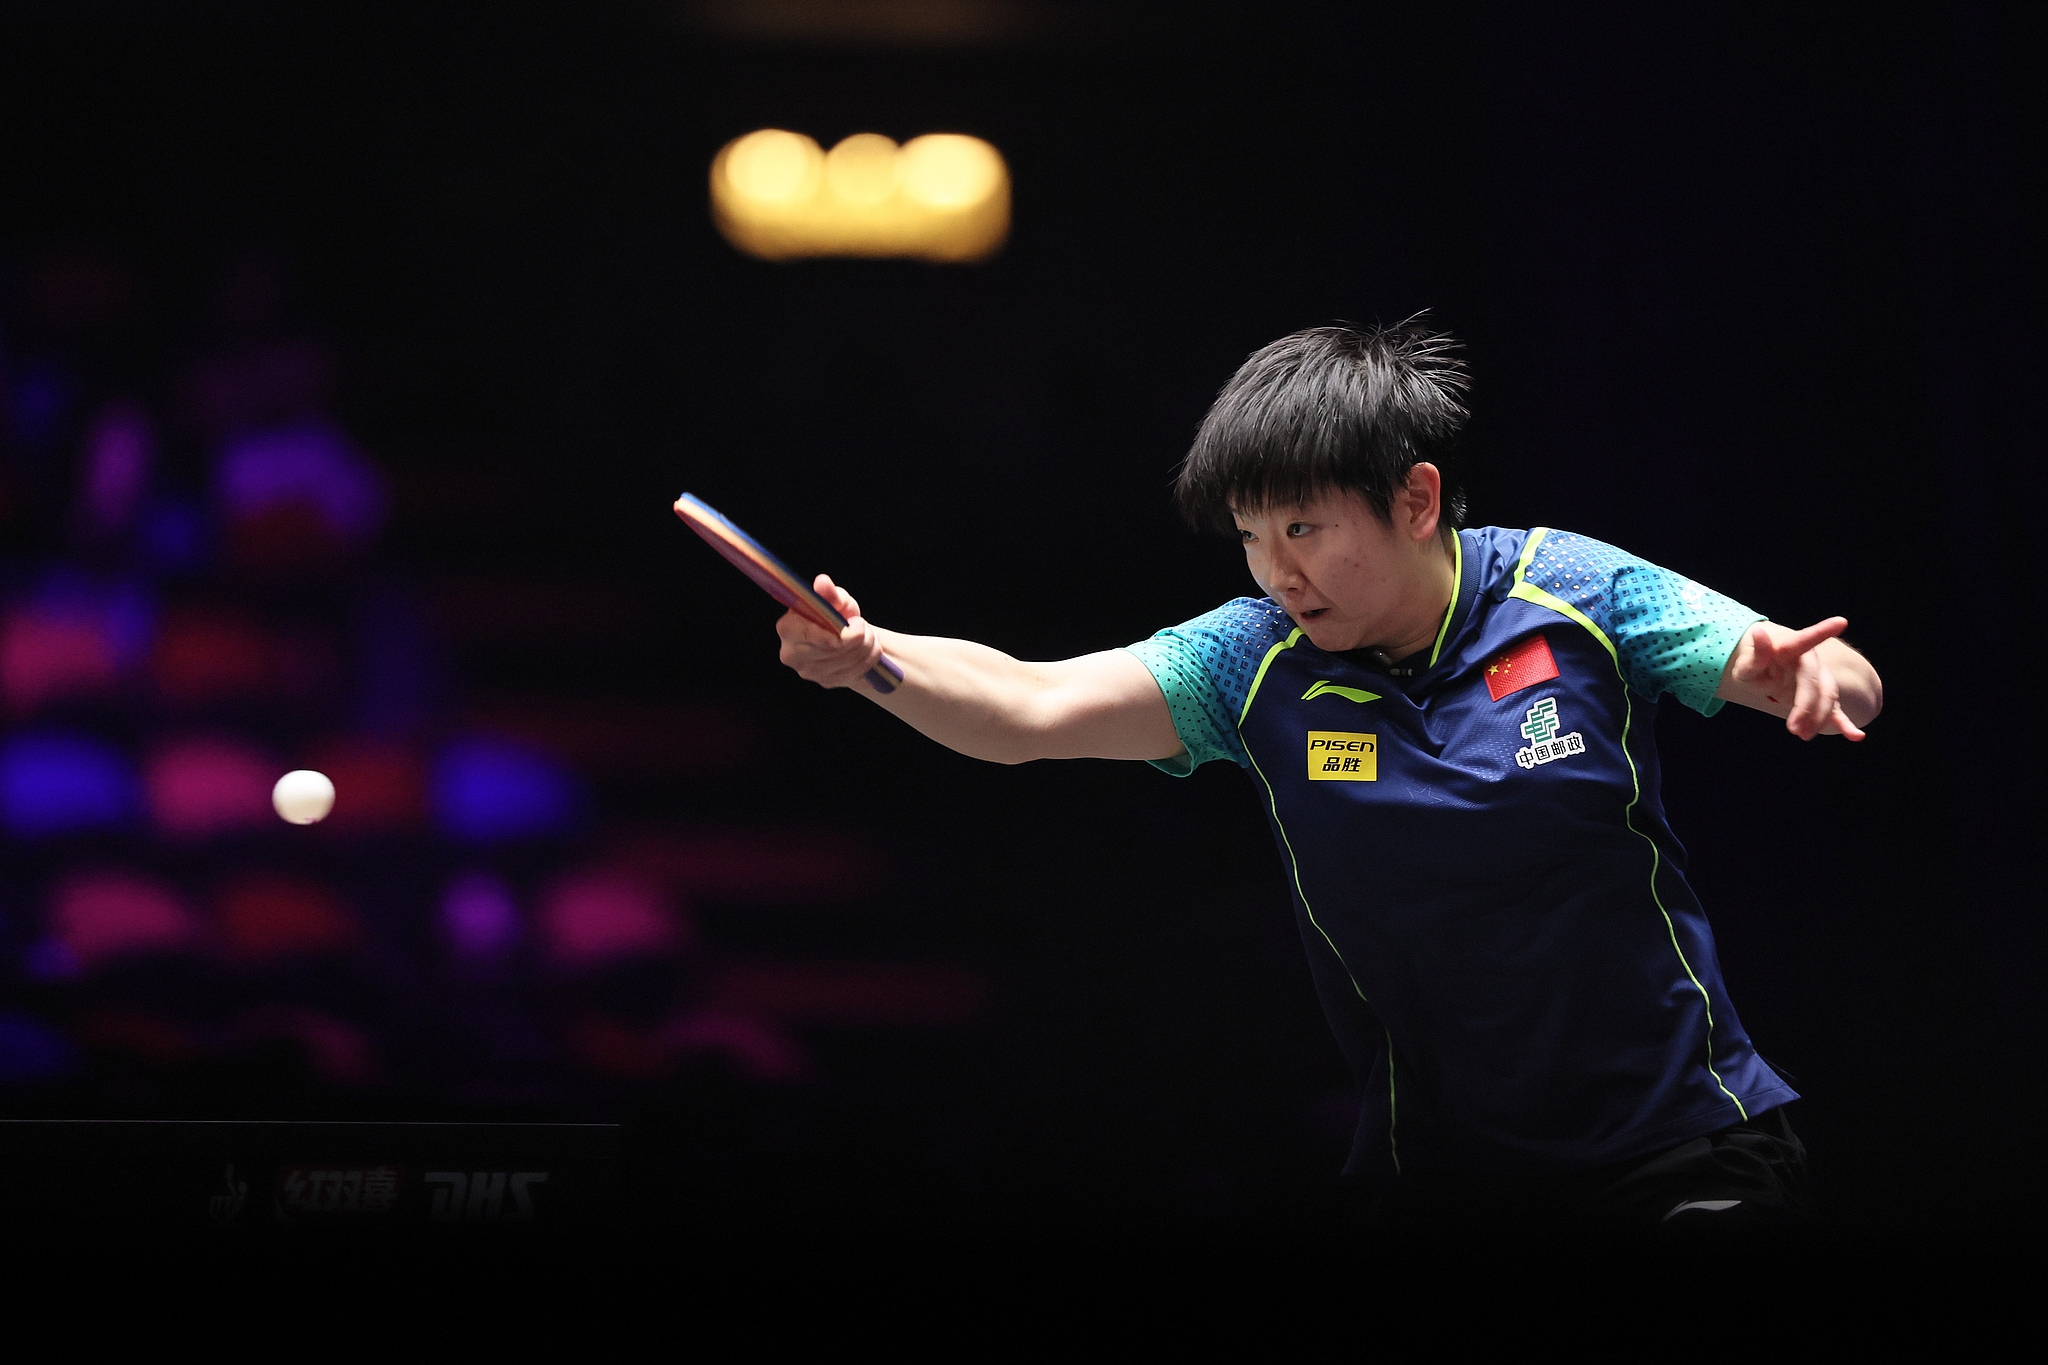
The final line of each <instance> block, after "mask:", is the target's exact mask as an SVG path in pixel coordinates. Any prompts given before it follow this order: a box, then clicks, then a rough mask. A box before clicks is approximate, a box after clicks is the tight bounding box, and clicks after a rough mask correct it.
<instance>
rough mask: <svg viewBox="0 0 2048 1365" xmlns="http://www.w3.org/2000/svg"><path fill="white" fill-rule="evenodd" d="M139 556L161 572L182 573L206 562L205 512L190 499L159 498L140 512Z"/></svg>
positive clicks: (207, 546) (207, 549)
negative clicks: (140, 547)
mask: <svg viewBox="0 0 2048 1365" xmlns="http://www.w3.org/2000/svg"><path fill="white" fill-rule="evenodd" d="M140 539H141V542H142V557H143V559H144V561H145V562H147V563H148V565H149V566H150V567H151V568H153V569H156V570H157V571H159V572H161V573H182V572H185V571H187V570H191V569H196V568H198V567H200V565H202V564H204V563H205V562H206V557H207V553H208V551H209V549H210V548H211V547H210V546H209V545H208V536H207V525H206V514H205V513H204V512H203V511H201V510H200V507H199V503H198V502H197V501H196V500H195V499H192V498H184V497H162V498H158V499H157V500H156V501H155V502H153V503H151V504H150V505H149V507H148V509H147V510H146V511H144V512H143V514H142V525H141V531H140Z"/></svg>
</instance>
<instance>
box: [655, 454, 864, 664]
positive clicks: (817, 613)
mask: <svg viewBox="0 0 2048 1365" xmlns="http://www.w3.org/2000/svg"><path fill="white" fill-rule="evenodd" d="M675 507H676V515H677V516H679V517H681V518H682V519H683V523H684V525H686V526H688V527H689V528H690V529H691V530H692V531H695V532H696V533H697V534H698V535H700V536H702V537H703V538H704V543H705V544H707V545H709V546H710V547H711V548H712V549H714V550H716V551H718V553H720V554H722V555H724V556H725V558H726V560H727V561H728V562H729V563H730V564H731V565H732V566H733V567H734V568H735V569H738V570H739V571H740V572H741V573H743V574H745V575H746V576H747V577H749V578H751V579H753V580H754V582H756V583H758V584H760V586H761V587H762V589H763V590H765V591H766V592H767V594H768V595H769V596H770V597H772V598H774V599H775V600H776V601H778V602H780V603H782V605H783V606H785V607H788V608H789V609H790V610H791V611H793V612H795V613H796V614H797V615H799V616H801V617H803V618H804V619H805V620H807V621H809V622H811V624H813V625H816V626H821V627H823V628H824V629H826V630H829V631H831V632H832V633H833V634H834V635H837V634H838V633H839V632H840V631H842V630H845V629H846V618H845V617H844V616H841V615H840V614H839V613H838V611H836V610H835V609H834V608H833V606H832V604H831V603H829V602H827V601H826V600H825V599H824V598H822V597H820V596H818V594H816V593H815V592H812V591H811V589H810V586H809V585H808V584H806V583H805V582H804V581H803V580H802V579H800V578H798V577H797V576H796V575H795V574H793V573H791V572H790V571H789V569H788V568H787V567H786V566H785V565H784V564H783V562H782V561H781V560H779V559H777V558H776V557H775V556H774V555H771V554H769V553H768V551H767V550H766V549H764V548H763V547H762V545H761V542H760V541H758V540H755V539H754V538H753V537H752V536H750V535H748V534H747V533H746V532H745V531H742V530H741V529H740V528H739V527H737V526H735V525H733V524H732V523H731V522H729V521H727V520H726V519H725V518H724V517H723V516H721V515H719V514H718V513H717V512H716V511H714V510H712V508H711V505H710V504H709V503H707V502H705V501H704V500H703V499H702V498H699V497H696V496H694V495H693V494H689V493H685V494H683V495H682V496H681V497H680V498H677V499H676V503H675ZM865 676H866V679H867V684H868V686H869V687H872V688H874V689H875V691H877V692H894V691H895V690H896V684H897V683H900V682H902V681H903V670H902V669H901V668H899V667H897V666H896V661H895V660H893V659H891V658H890V657H889V656H888V655H886V654H884V655H883V656H882V657H881V658H880V659H877V660H876V661H875V666H874V667H873V668H871V669H869V670H868V671H867V673H866V675H865Z"/></svg>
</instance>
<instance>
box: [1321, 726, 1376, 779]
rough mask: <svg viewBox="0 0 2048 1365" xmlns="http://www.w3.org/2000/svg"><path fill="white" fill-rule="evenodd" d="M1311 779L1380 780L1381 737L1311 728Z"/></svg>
mask: <svg viewBox="0 0 2048 1365" xmlns="http://www.w3.org/2000/svg"><path fill="white" fill-rule="evenodd" d="M1308 780H1309V781H1311V782H1377V781H1379V780H1380V737H1379V736H1378V735H1357V734H1352V733H1350V732H1349V731H1345V730H1311V731H1309V732H1308Z"/></svg>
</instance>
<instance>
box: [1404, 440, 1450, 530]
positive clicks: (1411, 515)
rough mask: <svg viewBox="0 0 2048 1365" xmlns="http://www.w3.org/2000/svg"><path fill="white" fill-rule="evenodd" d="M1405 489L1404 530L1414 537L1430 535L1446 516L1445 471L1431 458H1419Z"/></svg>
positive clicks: (1411, 469) (1413, 466)
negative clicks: (1444, 515)
mask: <svg viewBox="0 0 2048 1365" xmlns="http://www.w3.org/2000/svg"><path fill="white" fill-rule="evenodd" d="M1401 492H1402V503H1403V506H1402V507H1401V509H1400V510H1401V512H1402V514H1403V515H1402V517H1401V530H1402V531H1403V532H1404V533H1405V534H1406V535H1407V537H1408V538H1409V539H1410V540H1413V541H1417V542H1420V541H1426V540H1428V539H1430V538H1431V537H1432V536H1434V535H1435V534H1436V528H1437V523H1438V522H1439V521H1441V520H1442V519H1443V513H1444V476H1443V471H1441V470H1439V469H1438V468H1437V467H1436V466H1435V465H1433V464H1431V463H1429V461H1427V460H1418V461H1416V462H1415V463H1414V464H1412V465H1410V466H1409V467H1408V486H1407V487H1406V488H1404V489H1402V490H1401Z"/></svg>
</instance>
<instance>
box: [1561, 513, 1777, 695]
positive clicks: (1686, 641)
mask: <svg viewBox="0 0 2048 1365" xmlns="http://www.w3.org/2000/svg"><path fill="white" fill-rule="evenodd" d="M1523 581H1524V582H1526V583H1528V584H1529V585H1530V586H1531V587H1536V588H1541V589H1542V590H1543V591H1544V592H1547V593H1549V594H1550V595H1551V596H1553V597H1556V598H1558V599H1560V600H1561V601H1564V602H1568V603H1570V604H1571V605H1572V606H1573V607H1575V608H1577V609H1578V610H1579V611H1581V612H1583V613H1585V615H1586V616H1587V617H1588V618H1589V619H1591V620H1592V622H1593V623H1594V624H1595V625H1597V626H1599V627H1600V629H1601V630H1603V631H1605V632H1606V633H1607V638H1608V639H1609V640H1611V641H1612V642H1613V644H1614V651H1615V654H1616V656H1617V658H1618V660H1619V662H1620V664H1621V671H1622V676H1623V677H1625V678H1627V679H1628V685H1629V686H1630V687H1632V688H1634V689H1635V690H1636V691H1637V692H1639V693H1640V694H1642V695H1643V696H1645V697H1648V698H1650V699H1651V700H1652V701H1655V700H1656V699H1657V698H1658V697H1659V696H1661V695H1663V694H1664V693H1667V692H1668V693H1670V694H1671V695H1672V696H1674V697H1676V698H1678V700H1679V701H1681V702H1683V703H1685V704H1686V705H1687V706H1690V707H1691V708H1692V709H1693V710H1695V711H1697V712H1699V713H1700V714H1701V715H1703V716H1711V715H1713V714H1714V713H1715V712H1716V711H1719V710H1720V709H1721V706H1722V702H1721V699H1720V698H1718V697H1716V696H1715V695H1714V691H1715V689H1716V688H1718V687H1719V686H1720V685H1721V670H1722V668H1723V667H1724V666H1726V664H1727V662H1728V656H1729V655H1730V654H1732V653H1734V651H1735V646H1736V645H1737V644H1739V643H1741V640H1742V635H1743V632H1744V631H1746V630H1748V629H1749V628H1750V626H1752V625H1754V624H1755V623H1756V622H1758V621H1761V620H1763V619H1764V617H1763V616H1762V614H1761V613H1758V612H1754V611H1751V610H1750V609H1749V608H1748V607H1745V606H1743V605H1742V604H1741V603H1740V602H1737V601H1734V600H1733V599H1732V598H1727V597H1723V596H1722V595H1721V594H1720V593H1717V592H1715V591H1713V590H1712V589H1711V588H1703V587H1701V586H1700V585H1699V584H1697V583H1695V582H1693V581H1692V580H1691V579H1689V578H1686V577H1683V576H1682V575H1679V574H1675V573H1673V572H1671V571H1670V570H1669V569H1660V568H1658V567H1657V566H1656V565H1655V564H1651V563H1649V562H1648V561H1646V560H1641V559H1638V558H1636V557H1635V556H1634V555H1632V554H1628V553H1626V552H1625V551H1622V550H1617V549H1615V548H1614V547H1613V546H1612V545H1605V544H1602V543H1601V542H1600V541H1597V540H1592V539H1589V538H1588V537H1586V536H1580V535H1573V534H1572V533H1571V532H1569V531H1550V532H1546V533H1545V534H1544V537H1543V539H1542V541H1541V542H1540V543H1539V544H1538V545H1537V547H1536V552H1535V554H1533V555H1532V556H1531V557H1530V559H1529V564H1528V567H1527V569H1526V570H1525V572H1524V574H1523Z"/></svg>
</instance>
